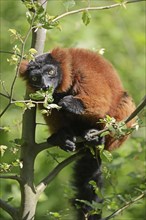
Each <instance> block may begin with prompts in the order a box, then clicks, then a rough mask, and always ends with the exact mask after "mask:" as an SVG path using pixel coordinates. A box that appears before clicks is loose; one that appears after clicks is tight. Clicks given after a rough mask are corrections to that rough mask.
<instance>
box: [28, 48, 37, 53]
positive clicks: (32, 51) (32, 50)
mask: <svg viewBox="0 0 146 220" xmlns="http://www.w3.org/2000/svg"><path fill="white" fill-rule="evenodd" d="M29 53H31V54H36V53H37V50H36V49H34V48H31V49H29Z"/></svg>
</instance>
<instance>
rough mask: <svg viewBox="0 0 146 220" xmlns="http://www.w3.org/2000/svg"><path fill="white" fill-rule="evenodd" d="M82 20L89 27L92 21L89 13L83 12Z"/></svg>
mask: <svg viewBox="0 0 146 220" xmlns="http://www.w3.org/2000/svg"><path fill="white" fill-rule="evenodd" d="M82 20H83V23H84V24H85V25H88V24H89V23H90V21H91V15H90V14H89V12H88V11H83V14H82Z"/></svg>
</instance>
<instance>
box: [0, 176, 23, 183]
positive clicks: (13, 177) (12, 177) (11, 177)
mask: <svg viewBox="0 0 146 220" xmlns="http://www.w3.org/2000/svg"><path fill="white" fill-rule="evenodd" d="M0 179H11V180H16V181H18V182H19V183H20V184H21V178H20V177H19V176H17V175H0Z"/></svg>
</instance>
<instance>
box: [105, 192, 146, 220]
mask: <svg viewBox="0 0 146 220" xmlns="http://www.w3.org/2000/svg"><path fill="white" fill-rule="evenodd" d="M145 196H146V191H144V192H143V193H142V194H141V195H140V196H138V197H136V198H135V199H134V200H132V201H130V202H128V203H127V204H126V205H124V206H123V207H122V208H120V209H118V210H117V211H115V212H113V213H112V214H111V215H109V216H107V217H105V218H102V219H101V220H109V219H111V218H114V217H115V216H117V215H119V214H120V213H121V212H122V211H123V210H125V209H126V208H128V207H129V206H131V205H132V204H134V203H135V202H137V201H139V200H140V199H143V198H144V197H145Z"/></svg>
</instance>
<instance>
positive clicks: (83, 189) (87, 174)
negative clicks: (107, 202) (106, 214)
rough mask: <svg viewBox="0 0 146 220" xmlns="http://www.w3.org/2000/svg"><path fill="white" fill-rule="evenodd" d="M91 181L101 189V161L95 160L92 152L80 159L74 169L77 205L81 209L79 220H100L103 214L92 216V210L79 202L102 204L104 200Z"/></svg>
mask: <svg viewBox="0 0 146 220" xmlns="http://www.w3.org/2000/svg"><path fill="white" fill-rule="evenodd" d="M91 180H93V181H94V182H96V185H97V187H99V188H101V186H102V178H101V159H100V158H99V157H98V158H94V156H93V155H92V153H91V152H90V150H87V152H86V153H85V154H84V155H83V157H82V158H80V159H79V160H78V161H77V162H76V164H75V168H74V185H75V187H76V199H77V200H75V204H77V206H79V207H80V208H79V209H77V220H99V219H101V214H94V215H90V213H91V212H90V211H92V208H91V207H90V206H88V205H86V204H85V203H82V202H80V201H78V200H86V201H88V202H90V203H92V201H94V202H97V203H101V202H102V200H101V198H99V197H98V196H97V195H96V193H95V190H94V189H93V186H92V185H91V184H90V183H89V182H90V181H91Z"/></svg>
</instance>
